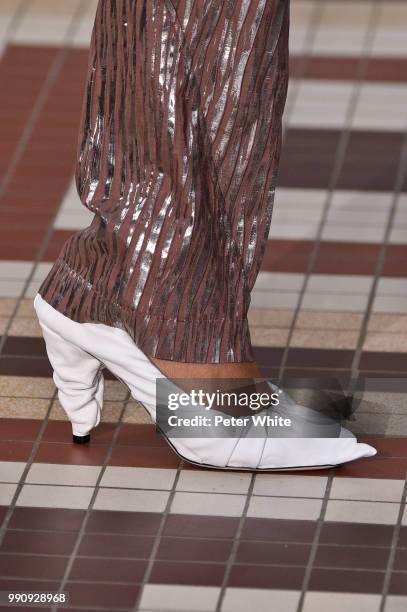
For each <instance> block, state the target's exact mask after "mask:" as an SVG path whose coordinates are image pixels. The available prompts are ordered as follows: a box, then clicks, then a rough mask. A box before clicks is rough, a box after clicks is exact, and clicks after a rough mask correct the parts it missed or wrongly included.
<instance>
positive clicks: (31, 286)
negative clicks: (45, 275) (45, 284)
mask: <svg viewBox="0 0 407 612" xmlns="http://www.w3.org/2000/svg"><path fill="white" fill-rule="evenodd" d="M41 283H42V281H41V280H40V279H33V280H32V281H31V282H29V283H28V286H27V289H26V290H25V292H24V297H25V298H33V297H35V294H36V293H38V289H39V288H40V285H41Z"/></svg>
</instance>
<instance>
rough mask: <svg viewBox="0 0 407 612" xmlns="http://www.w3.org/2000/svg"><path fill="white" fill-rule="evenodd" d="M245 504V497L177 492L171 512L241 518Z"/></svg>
mask: <svg viewBox="0 0 407 612" xmlns="http://www.w3.org/2000/svg"><path fill="white" fill-rule="evenodd" d="M245 503H246V496H245V495H229V494H223V493H184V492H183V491H177V493H175V495H174V499H173V500H172V504H171V509H170V512H171V513H174V514H201V515H204V516H241V515H242V512H243V508H244V505H245Z"/></svg>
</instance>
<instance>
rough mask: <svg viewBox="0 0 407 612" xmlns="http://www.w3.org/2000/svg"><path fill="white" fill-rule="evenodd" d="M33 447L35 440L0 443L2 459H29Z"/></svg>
mask: <svg viewBox="0 0 407 612" xmlns="http://www.w3.org/2000/svg"><path fill="white" fill-rule="evenodd" d="M32 448H33V442H22V441H20V440H17V441H13V442H9V441H3V442H2V443H1V445H0V461H28V459H29V456H30V454H31V451H32Z"/></svg>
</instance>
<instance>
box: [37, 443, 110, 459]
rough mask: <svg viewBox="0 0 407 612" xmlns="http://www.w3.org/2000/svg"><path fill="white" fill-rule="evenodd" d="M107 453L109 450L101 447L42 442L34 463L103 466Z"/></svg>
mask: <svg viewBox="0 0 407 612" xmlns="http://www.w3.org/2000/svg"><path fill="white" fill-rule="evenodd" d="M67 442H68V441H67ZM106 452H107V448H106V447H105V446H100V445H99V446H96V445H92V444H84V445H78V444H74V443H73V442H71V443H67V444H61V443H53V442H41V444H40V446H39V447H38V450H37V452H36V454H35V457H34V461H36V462H38V463H66V464H68V465H103V463H104V461H105V457H106Z"/></svg>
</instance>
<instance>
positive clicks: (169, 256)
mask: <svg viewBox="0 0 407 612" xmlns="http://www.w3.org/2000/svg"><path fill="white" fill-rule="evenodd" d="M288 34H289V2H288V0H178V1H177V0H100V1H99V4H98V8H97V14H96V19H95V25H94V29H93V34H92V40H91V49H90V56H89V69H88V75H87V83H86V92H85V98H84V105H83V112H82V120H81V127H80V137H79V147H78V148H79V150H78V163H77V168H76V184H77V189H78V193H79V196H80V199H81V202H82V204H83V205H84V206H86V207H87V208H88V209H89V210H91V211H92V212H94V213H95V216H94V218H93V221H92V223H91V225H90V226H89V227H87V228H86V229H84V230H81V231H79V232H76V233H74V234H73V235H72V236H71V237H70V238H69V239H68V241H67V242H66V243H65V245H64V246H63V248H62V250H61V252H60V254H59V256H58V259H57V261H56V262H55V264H54V266H53V267H52V269H51V270H50V272H49V273H48V275H47V277H46V278H45V280H44V281H43V283H42V284H41V287H40V289H39V293H40V294H41V296H42V297H43V298H44V299H45V300H46V301H47V302H48V303H49V304H51V305H52V306H53V307H54V308H55V309H57V310H58V311H59V312H61V313H62V314H64V315H66V316H68V317H69V318H71V319H72V320H74V321H77V322H80V323H83V322H100V323H105V324H107V325H110V326H114V327H121V328H122V329H124V330H126V331H127V332H128V333H129V334H130V335H131V337H132V338H133V339H134V341H135V343H136V344H137V346H138V347H139V348H140V349H141V350H142V351H144V352H145V353H146V354H147V355H150V356H152V357H157V358H161V359H170V360H176V361H188V362H196V363H218V362H238V361H251V360H252V359H253V354H252V347H251V341H250V333H249V327H248V321H247V311H248V308H249V303H250V292H251V290H252V288H253V285H254V282H255V279H256V277H257V274H258V272H259V269H260V265H261V261H262V257H263V254H264V250H265V246H266V242H267V238H268V232H269V227H270V222H271V216H272V208H273V201H274V191H275V185H276V180H277V170H278V164H279V157H280V151H281V142H282V126H281V119H282V114H283V110H284V106H285V101H286V94H287V86H288Z"/></svg>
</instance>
